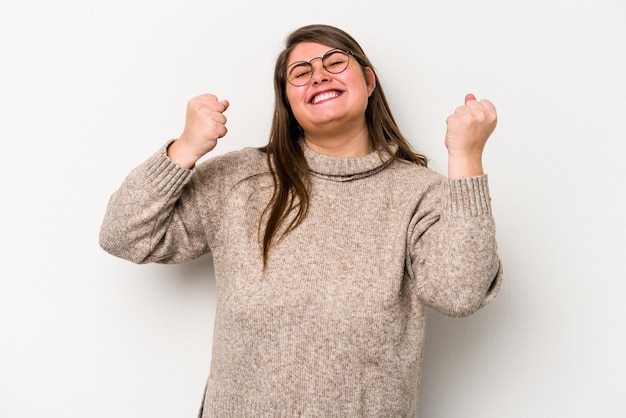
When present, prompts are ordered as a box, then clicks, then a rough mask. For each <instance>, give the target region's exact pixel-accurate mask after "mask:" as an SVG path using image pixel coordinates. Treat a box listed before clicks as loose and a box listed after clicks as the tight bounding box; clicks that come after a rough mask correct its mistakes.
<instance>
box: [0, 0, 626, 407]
mask: <svg viewBox="0 0 626 418" xmlns="http://www.w3.org/2000/svg"><path fill="white" fill-rule="evenodd" d="M625 8H626V7H625V6H624V3H623V2H622V1H621V0H597V1H593V2H592V1H572V0H560V1H559V0H541V1H539V0H525V1H515V2H509V1H503V0H475V1H472V2H467V1H463V0H442V1H429V2H409V1H406V0H387V1H368V0H344V1H336V0H334V1H326V0H319V1H310V2H296V1H293V0H268V1H249V2H244V1H236V0H229V1H219V2H218V1H211V0H203V1H201V0H193V1H176V2H165V1H154V0H144V1H134V0H108V1H98V2H96V1H93V0H87V1H85V0H81V1H79V0H58V1H54V2H49V1H44V0H8V1H7V0H2V2H1V3H0V139H1V148H0V171H1V173H0V174H1V178H0V182H1V183H0V192H1V194H0V199H1V205H0V207H1V211H2V216H1V217H0V245H1V246H0V417H3V418H18V417H19V418H22V417H29V418H30V417H44V416H45V417H47V418H57V417H59V418H60V417H63V418H67V417H69V418H73V417H90V418H99V417H103V418H104V417H107V418H111V417H116V418H126V417H128V418H131V417H132V418H137V417H153V418H157V417H163V418H166V417H167V418H172V417H194V416H195V413H196V410H197V408H198V406H199V403H200V400H201V396H202V389H203V386H204V383H205V379H206V377H207V375H208V371H209V360H210V353H211V336H212V324H213V314H214V300H215V295H214V281H213V275H212V265H211V260H210V257H208V256H207V257H203V258H201V259H199V260H197V261H194V262H192V263H189V264H186V265H178V266H159V265H145V266H137V265H133V264H131V263H129V262H126V261H123V260H120V259H116V258H114V257H112V256H110V255H108V254H106V253H105V252H104V251H102V250H101V249H100V248H99V246H98V243H97V242H98V231H99V227H100V222H101V220H102V216H103V213H104V209H105V206H106V203H107V200H108V198H109V196H110V194H111V193H112V192H113V191H114V190H115V189H116V188H117V187H118V185H119V184H120V182H121V181H122V180H123V178H124V177H125V175H126V174H127V173H128V172H129V171H130V170H131V169H132V168H133V167H134V166H136V165H137V164H139V163H140V162H142V161H143V160H144V159H145V158H147V157H148V156H149V155H150V154H152V153H153V152H154V151H156V149H157V148H158V147H160V146H161V145H162V144H163V143H164V142H165V141H166V140H168V139H169V138H172V137H176V136H178V135H179V134H180V132H181V130H182V127H183V122H184V112H185V106H186V103H187V100H188V99H189V98H191V97H193V96H195V95H197V94H201V93H206V92H210V93H215V94H216V95H218V96H219V97H220V98H225V99H228V100H230V102H231V107H230V109H229V110H228V111H227V116H228V118H229V122H228V127H229V134H228V136H227V137H226V138H224V139H223V141H222V142H221V143H220V145H219V147H218V148H217V149H216V151H215V152H216V153H222V152H226V151H228V150H231V149H238V148H241V147H244V146H261V145H263V144H264V143H265V142H266V139H267V134H268V130H269V124H270V118H271V112H272V108H273V90H272V71H273V66H274V61H275V58H276V55H277V54H278V52H279V51H280V49H281V48H282V45H283V40H284V38H285V36H286V35H287V34H288V33H289V32H291V31H292V30H293V29H295V28H297V27H299V26H301V25H304V24H309V23H329V24H333V25H336V26H339V27H341V28H343V29H345V30H347V31H348V32H349V33H351V34H352V35H354V36H355V37H356V39H357V40H358V41H359V42H360V44H361V45H362V46H363V48H364V49H365V51H366V53H367V54H368V55H369V57H370V58H371V60H372V61H373V63H374V65H375V66H376V70H377V72H378V76H379V79H380V81H379V83H380V84H382V85H384V88H385V91H386V93H387V95H388V97H389V100H390V102H391V106H392V109H393V111H394V114H395V116H396V118H397V120H398V123H399V124H400V126H401V128H402V129H403V131H404V133H405V134H406V135H407V137H409V138H410V139H411V142H412V143H413V144H414V145H415V147H416V148H417V149H418V150H420V151H421V152H423V153H425V154H427V155H428V156H429V157H430V158H431V166H432V167H433V168H434V169H436V170H438V171H442V172H445V169H446V151H445V147H444V145H443V134H444V131H445V118H446V117H447V116H448V114H449V113H451V112H452V111H453V110H454V108H455V107H456V106H458V105H459V104H461V103H462V101H463V97H464V95H465V94H466V93H468V92H472V93H474V94H476V96H477V97H478V98H489V99H490V100H492V101H493V102H494V103H495V104H496V106H497V108H498V111H499V125H498V128H497V129H496V132H495V133H494V135H493V136H492V137H491V139H490V141H489V143H488V145H487V149H486V153H485V160H484V163H485V167H486V170H487V172H488V173H489V175H490V185H491V192H492V197H493V207H494V213H495V217H496V222H497V228H498V242H499V247H500V254H501V257H502V260H503V262H504V266H505V274H506V276H505V284H504V287H503V290H502V293H501V294H500V296H499V297H498V299H496V301H495V302H493V303H492V304H491V305H489V306H488V307H486V308H485V309H483V310H482V311H480V312H478V313H477V314H475V315H473V316H471V317H469V318H466V319H451V318H447V317H444V316H441V315H439V314H436V313H432V315H431V316H430V318H429V324H428V332H427V343H426V352H425V359H424V373H423V379H422V391H421V407H420V417H422V418H438V417H441V418H462V417H463V418H466V417H470V418H471V417H480V418H489V417H493V418H502V417H507V418H528V417H533V418H537V417H550V418H552V417H568V418H572V417H585V418H587V417H624V416H626V401H625V400H624V399H625V397H624V392H625V390H626V377H625V374H626V362H625V360H624V356H625V354H626V343H625V342H624V333H625V328H626V327H625V320H626V303H624V293H625V292H626V284H625V281H626V274H625V273H626V267H625V265H624V259H625V258H626V240H625V238H624V233H625V232H626V220H625V219H626V215H625V214H626V203H625V202H624V201H625V192H624V190H625V189H624V178H625V177H626V170H625V169H624V165H625V164H624V155H625V151H626V147H625V146H624V142H625V141H626V136H625V134H624V124H625V123H624V122H625V121H626V118H625V116H624V114H625V112H626V99H625V98H626V81H625V80H626V64H625V63H624V56H625V53H626V48H625V45H626V24H625V22H626V12H625Z"/></svg>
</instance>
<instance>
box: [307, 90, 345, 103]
mask: <svg viewBox="0 0 626 418" xmlns="http://www.w3.org/2000/svg"><path fill="white" fill-rule="evenodd" d="M337 96H339V94H337V92H336V91H328V92H326V93H322V94H319V95H317V96H315V97H314V98H313V103H319V102H321V101H322V100H327V99H330V98H332V97H337Z"/></svg>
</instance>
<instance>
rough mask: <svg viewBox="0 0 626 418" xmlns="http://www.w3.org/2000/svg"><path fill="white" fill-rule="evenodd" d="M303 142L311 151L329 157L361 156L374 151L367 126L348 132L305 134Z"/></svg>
mask: <svg viewBox="0 0 626 418" xmlns="http://www.w3.org/2000/svg"><path fill="white" fill-rule="evenodd" d="M304 142H305V143H306V145H307V146H308V147H309V148H311V149H312V150H313V151H315V152H318V153H320V154H324V155H329V156H331V157H363V156H366V155H367V154H369V153H371V152H373V151H374V149H373V147H372V144H371V143H370V140H369V135H368V132H367V128H364V129H362V130H359V131H357V132H352V133H348V134H346V133H345V132H344V133H341V134H333V135H326V134H319V135H311V134H307V135H305V137H304Z"/></svg>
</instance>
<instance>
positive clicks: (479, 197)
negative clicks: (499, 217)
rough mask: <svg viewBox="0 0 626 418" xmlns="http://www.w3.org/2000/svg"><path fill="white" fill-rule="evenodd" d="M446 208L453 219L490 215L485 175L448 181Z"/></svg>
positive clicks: (489, 199) (487, 184)
mask: <svg viewBox="0 0 626 418" xmlns="http://www.w3.org/2000/svg"><path fill="white" fill-rule="evenodd" d="M448 189H449V193H448V196H447V199H448V201H447V204H446V208H447V210H448V212H449V213H450V214H451V215H452V216H454V217H463V218H466V217H472V216H479V215H484V214H490V213H491V197H490V195H489V183H488V181H487V175H486V174H485V175H482V176H476V177H463V178H459V179H453V180H448Z"/></svg>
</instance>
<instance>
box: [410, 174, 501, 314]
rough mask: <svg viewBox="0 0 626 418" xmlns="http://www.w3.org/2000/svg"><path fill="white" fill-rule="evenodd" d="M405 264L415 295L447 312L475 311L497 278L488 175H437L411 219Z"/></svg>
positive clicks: (496, 285) (497, 285)
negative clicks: (437, 177)
mask: <svg viewBox="0 0 626 418" xmlns="http://www.w3.org/2000/svg"><path fill="white" fill-rule="evenodd" d="M407 250H408V253H409V257H407V269H408V272H409V275H410V276H411V277H412V278H413V279H415V280H416V283H417V286H416V287H417V289H418V293H419V295H418V296H419V298H420V299H421V300H422V301H423V302H424V303H425V304H426V305H428V306H430V307H432V308H434V309H435V310H437V311H439V312H441V313H443V314H446V315H450V316H455V317H461V316H466V315H470V314H472V313H474V312H475V311H477V310H478V309H480V308H482V307H483V306H485V305H487V304H488V303H489V302H491V301H492V300H493V299H494V298H495V296H496V295H497V293H498V292H499V290H500V287H501V284H502V268H501V265H500V259H499V257H498V254H497V244H496V238H495V223H494V219H493V216H492V212H491V200H490V195H489V186H488V182H487V176H486V175H483V176H478V177H466V178H461V179H453V180H448V179H442V180H441V181H440V182H439V183H437V184H436V185H434V186H432V187H431V188H430V189H429V191H428V192H427V193H426V194H425V196H424V197H423V199H422V200H421V201H420V204H419V205H418V208H417V211H416V213H415V215H414V217H413V220H412V223H411V225H410V230H409V237H408V249H407Z"/></svg>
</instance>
